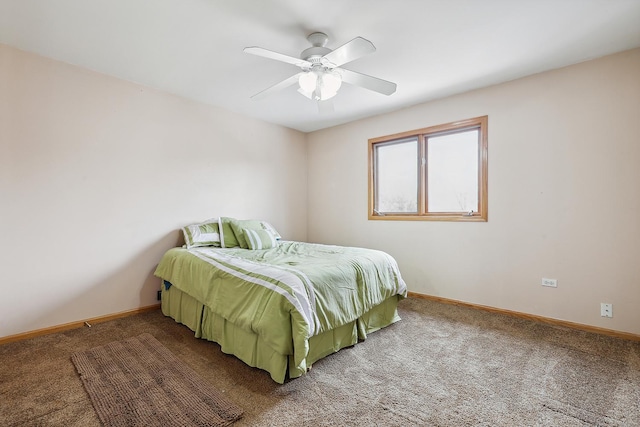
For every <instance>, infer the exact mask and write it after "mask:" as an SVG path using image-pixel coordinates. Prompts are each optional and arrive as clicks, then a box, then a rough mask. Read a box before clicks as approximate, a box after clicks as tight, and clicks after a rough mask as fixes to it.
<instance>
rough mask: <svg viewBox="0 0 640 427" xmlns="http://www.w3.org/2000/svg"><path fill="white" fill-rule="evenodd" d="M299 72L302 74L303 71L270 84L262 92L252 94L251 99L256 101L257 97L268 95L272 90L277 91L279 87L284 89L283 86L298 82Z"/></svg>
mask: <svg viewBox="0 0 640 427" xmlns="http://www.w3.org/2000/svg"><path fill="white" fill-rule="evenodd" d="M300 74H304V73H298V74H294V75H293V76H291V77H289V78H288V79H285V80H283V81H281V82H280V83H276V84H274V85H273V86H271V87H270V88H267V89H265V90H263V91H262V92H258V93H256V94H255V95H253V96H252V97H251V99H253V100H256V101H257V100H259V99H262V98H265V97H266V96H268V95H271V94H272V93H273V92H277V91H279V90H280V89H284V88H285V87H289V86H292V85H294V84H296V83H298V78H299V77H300Z"/></svg>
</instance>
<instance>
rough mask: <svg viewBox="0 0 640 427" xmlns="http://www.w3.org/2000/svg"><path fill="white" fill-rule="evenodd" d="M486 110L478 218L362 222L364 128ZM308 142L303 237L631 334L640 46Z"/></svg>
mask: <svg viewBox="0 0 640 427" xmlns="http://www.w3.org/2000/svg"><path fill="white" fill-rule="evenodd" d="M485 114H486V115H488V116H489V221H488V222H486V223H459V222H426V221H425V222H415V221H411V222H409V221H368V220H367V139H369V138H373V137H378V136H383V135H388V134H393V133H396V132H402V131H407V130H411V129H417V128H422V127H427V126H431V125H436V124H441V123H447V122H452V121H456V120H460V119H466V118H471V117H477V116H481V115H485ZM308 141H309V153H308V157H309V164H308V165H309V172H308V195H309V204H308V223H309V231H308V237H309V240H310V241H315V242H322V243H333V244H344V245H354V246H364V247H371V248H378V249H382V250H386V251H387V252H389V253H390V254H392V255H393V256H394V257H395V258H396V259H397V260H398V262H399V264H400V268H401V270H402V272H403V275H404V277H405V280H406V281H407V284H408V286H409V290H410V291H414V292H419V293H423V294H429V295H435V296H441V297H445V298H451V299H455V300H461V301H467V302H471V303H476V304H483V305H488V306H493V307H498V308H503V309H509V310H515V311H519V312H524V313H531V314H536V315H540V316H545V317H550V318H555V319H562V320H566V321H571V322H577V323H581V324H586V325H592V326H596V327H602V328H608V329H614V330H618V331H625V332H631V333H635V334H640V49H635V50H632V51H628V52H623V53H620V54H616V55H612V56H609V57H605V58H601V59H597V60H594V61H590V62H585V63H582V64H578V65H574V66H571V67H567V68H563V69H559V70H555V71H551V72H546V73H542V74H538V75H534V76H531V77H528V78H524V79H520V80H516V81H512V82H509V83H506V84H501V85H497V86H493V87H489V88H486V89H482V90H476V91H473V92H469V93H465V94H462V95H459V96H453V97H449V98H446V99H442V100H438V101H434V102H429V103H426V104H422V105H418V106H415V107H412V108H409V109H406V110H403V111H399V112H395V113H392V114H386V115H383V116H379V117H374V118H370V119H365V120H361V121H358V122H353V123H350V124H346V125H343V126H340V127H336V128H332V129H327V130H324V131H318V132H314V133H312V134H310V135H309V136H308ZM542 277H548V278H557V279H558V288H557V289H553V288H544V287H542V286H541V285H540V281H541V278H542ZM601 302H609V303H612V304H613V315H614V317H613V318H612V319H606V318H601V317H600V303H601Z"/></svg>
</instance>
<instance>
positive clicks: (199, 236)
mask: <svg viewBox="0 0 640 427" xmlns="http://www.w3.org/2000/svg"><path fill="white" fill-rule="evenodd" d="M182 234H184V243H185V245H186V246H187V249H189V248H197V247H201V246H220V230H219V228H218V219H217V218H215V219H208V220H206V221H205V222H201V223H199V224H191V225H187V226H186V227H182Z"/></svg>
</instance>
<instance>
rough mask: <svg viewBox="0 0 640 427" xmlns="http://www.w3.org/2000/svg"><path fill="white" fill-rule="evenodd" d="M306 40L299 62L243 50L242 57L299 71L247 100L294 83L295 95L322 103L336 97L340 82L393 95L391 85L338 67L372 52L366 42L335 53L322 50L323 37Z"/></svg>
mask: <svg viewBox="0 0 640 427" xmlns="http://www.w3.org/2000/svg"><path fill="white" fill-rule="evenodd" d="M307 40H308V41H309V42H310V43H311V47H310V48H308V49H305V50H303V51H302V53H301V54H300V58H295V57H293V56H289V55H284V54H282V53H278V52H274V51H271V50H267V49H263V48H261V47H255V46H252V47H245V48H244V51H245V52H246V53H250V54H252V55H258V56H263V57H265V58H270V59H275V60H276V61H282V62H286V63H288V64H293V65H296V66H298V67H300V68H301V69H302V71H300V72H299V73H297V74H295V75H293V76H291V77H289V78H288V79H285V80H283V81H281V82H280V83H277V84H275V85H273V86H271V87H269V88H267V89H265V90H263V91H262V92H258V93H257V94H255V95H253V96H252V97H251V98H252V99H262V98H264V97H266V96H267V95H270V94H272V93H274V92H276V91H278V90H281V89H284V88H286V87H289V86H292V85H294V84H296V83H297V84H298V85H299V89H298V92H300V93H301V94H302V95H304V96H306V97H307V98H309V99H312V100H315V101H325V100H328V99H330V98H333V97H334V96H335V95H336V94H337V93H338V89H340V86H341V85H342V83H343V82H345V83H348V84H352V85H354V86H360V87H363V88H365V89H369V90H372V91H374V92H378V93H381V94H384V95H391V94H392V93H394V92H395V91H396V84H395V83H392V82H389V81H386V80H382V79H379V78H377V77H373V76H369V75H366V74H361V73H357V72H355V71H351V70H347V69H346V68H342V67H341V66H342V65H343V64H346V63H347V62H351V61H354V60H356V59H358V58H361V57H363V56H365V55H367V54H369V53H373V52H375V50H376V47H375V46H374V45H373V43H371V42H370V41H369V40H366V39H363V38H362V37H356V38H355V39H353V40H351V41H349V42H347V43H345V44H343V45H342V46H340V47H338V48H336V49H335V50H331V49H329V48H328V47H326V44H327V41H328V40H329V38H328V37H327V35H326V34H324V33H319V32H316V33H312V34H310V35H309V36H308V37H307Z"/></svg>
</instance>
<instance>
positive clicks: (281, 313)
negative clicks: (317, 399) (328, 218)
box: [155, 223, 407, 384]
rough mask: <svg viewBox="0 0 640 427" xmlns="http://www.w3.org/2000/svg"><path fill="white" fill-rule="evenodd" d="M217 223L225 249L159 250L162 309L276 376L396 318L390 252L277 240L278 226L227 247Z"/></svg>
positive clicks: (299, 370)
mask: <svg viewBox="0 0 640 427" xmlns="http://www.w3.org/2000/svg"><path fill="white" fill-rule="evenodd" d="M240 225H243V224H240ZM244 225H247V224H244ZM261 227H262V226H261ZM217 228H218V231H217V232H216V233H208V234H209V235H211V234H219V235H220V241H221V242H222V244H221V246H225V247H217V246H197V245H196V246H193V245H189V244H187V245H186V247H180V248H172V249H170V250H169V251H167V252H166V253H165V254H164V256H163V257H162V259H161V261H160V263H159V264H158V267H157V269H156V272H155V275H156V276H158V277H159V278H160V279H161V280H162V295H161V301H162V312H163V314H164V315H166V316H169V317H171V318H173V319H174V320H176V321H177V322H179V323H182V324H184V325H186V326H187V327H189V328H190V329H191V330H192V331H194V333H195V336H196V337H197V338H203V339H207V340H210V341H215V342H217V343H218V344H219V345H220V347H221V349H222V351H223V352H225V353H228V354H233V355H235V356H236V357H238V358H239V359H240V360H242V361H243V362H245V363H246V364H248V365H249V366H252V367H256V368H260V369H264V370H266V371H268V372H269V374H270V375H271V378H272V379H273V380H274V381H276V382H278V383H280V384H282V383H284V381H285V380H286V378H287V376H288V377H289V378H297V377H299V376H301V375H303V374H305V373H306V372H307V370H308V369H309V368H310V367H311V364H313V363H314V362H316V361H317V360H319V359H321V358H323V357H325V356H327V355H329V354H332V353H334V352H337V351H338V350H340V349H341V348H344V347H348V346H352V345H355V344H356V343H357V342H358V341H359V340H364V339H365V338H366V337H367V334H369V333H372V332H374V331H377V330H378V329H381V328H384V327H386V326H389V325H391V324H392V323H394V322H396V321H398V320H400V318H399V316H398V313H397V304H398V302H399V301H400V300H401V299H403V298H405V297H406V293H407V289H406V285H405V283H404V281H403V280H402V277H401V275H400V272H399V269H398V266H397V263H396V262H395V260H394V259H393V258H392V257H391V256H390V255H388V254H386V253H385V252H382V251H377V250H371V249H363V248H351V247H342V246H331V245H320V244H311V243H303V242H293V241H281V240H278V239H276V238H275V237H276V236H278V235H277V232H274V233H271V234H270V236H268V238H267V240H269V241H267V242H266V243H265V244H263V245H262V246H260V245H259V244H258V245H257V246H260V247H254V246H255V245H254V246H252V243H251V241H250V234H249V232H248V231H247V230H248V229H238V230H237V233H236V235H240V233H242V232H243V231H244V232H245V234H244V236H245V237H247V239H246V241H245V242H244V243H245V245H247V248H243V247H242V246H241V245H239V244H238V245H237V246H233V245H232V246H231V247H226V246H229V244H228V243H229V242H227V245H225V243H224V242H225V237H223V233H222V230H223V224H222V223H219V227H217ZM224 228H226V227H224ZM208 231H212V230H208ZM226 231H227V233H231V231H232V229H231V228H229V229H227V230H226ZM205 234H207V233H205ZM209 237H210V236H209ZM263 237H264V236H263ZM278 237H279V236H278ZM227 239H228V238H227ZM185 240H187V242H189V236H187V234H186V233H185ZM255 240H257V241H258V242H259V240H260V239H259V238H257V239H255ZM263 243H264V242H263Z"/></svg>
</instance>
